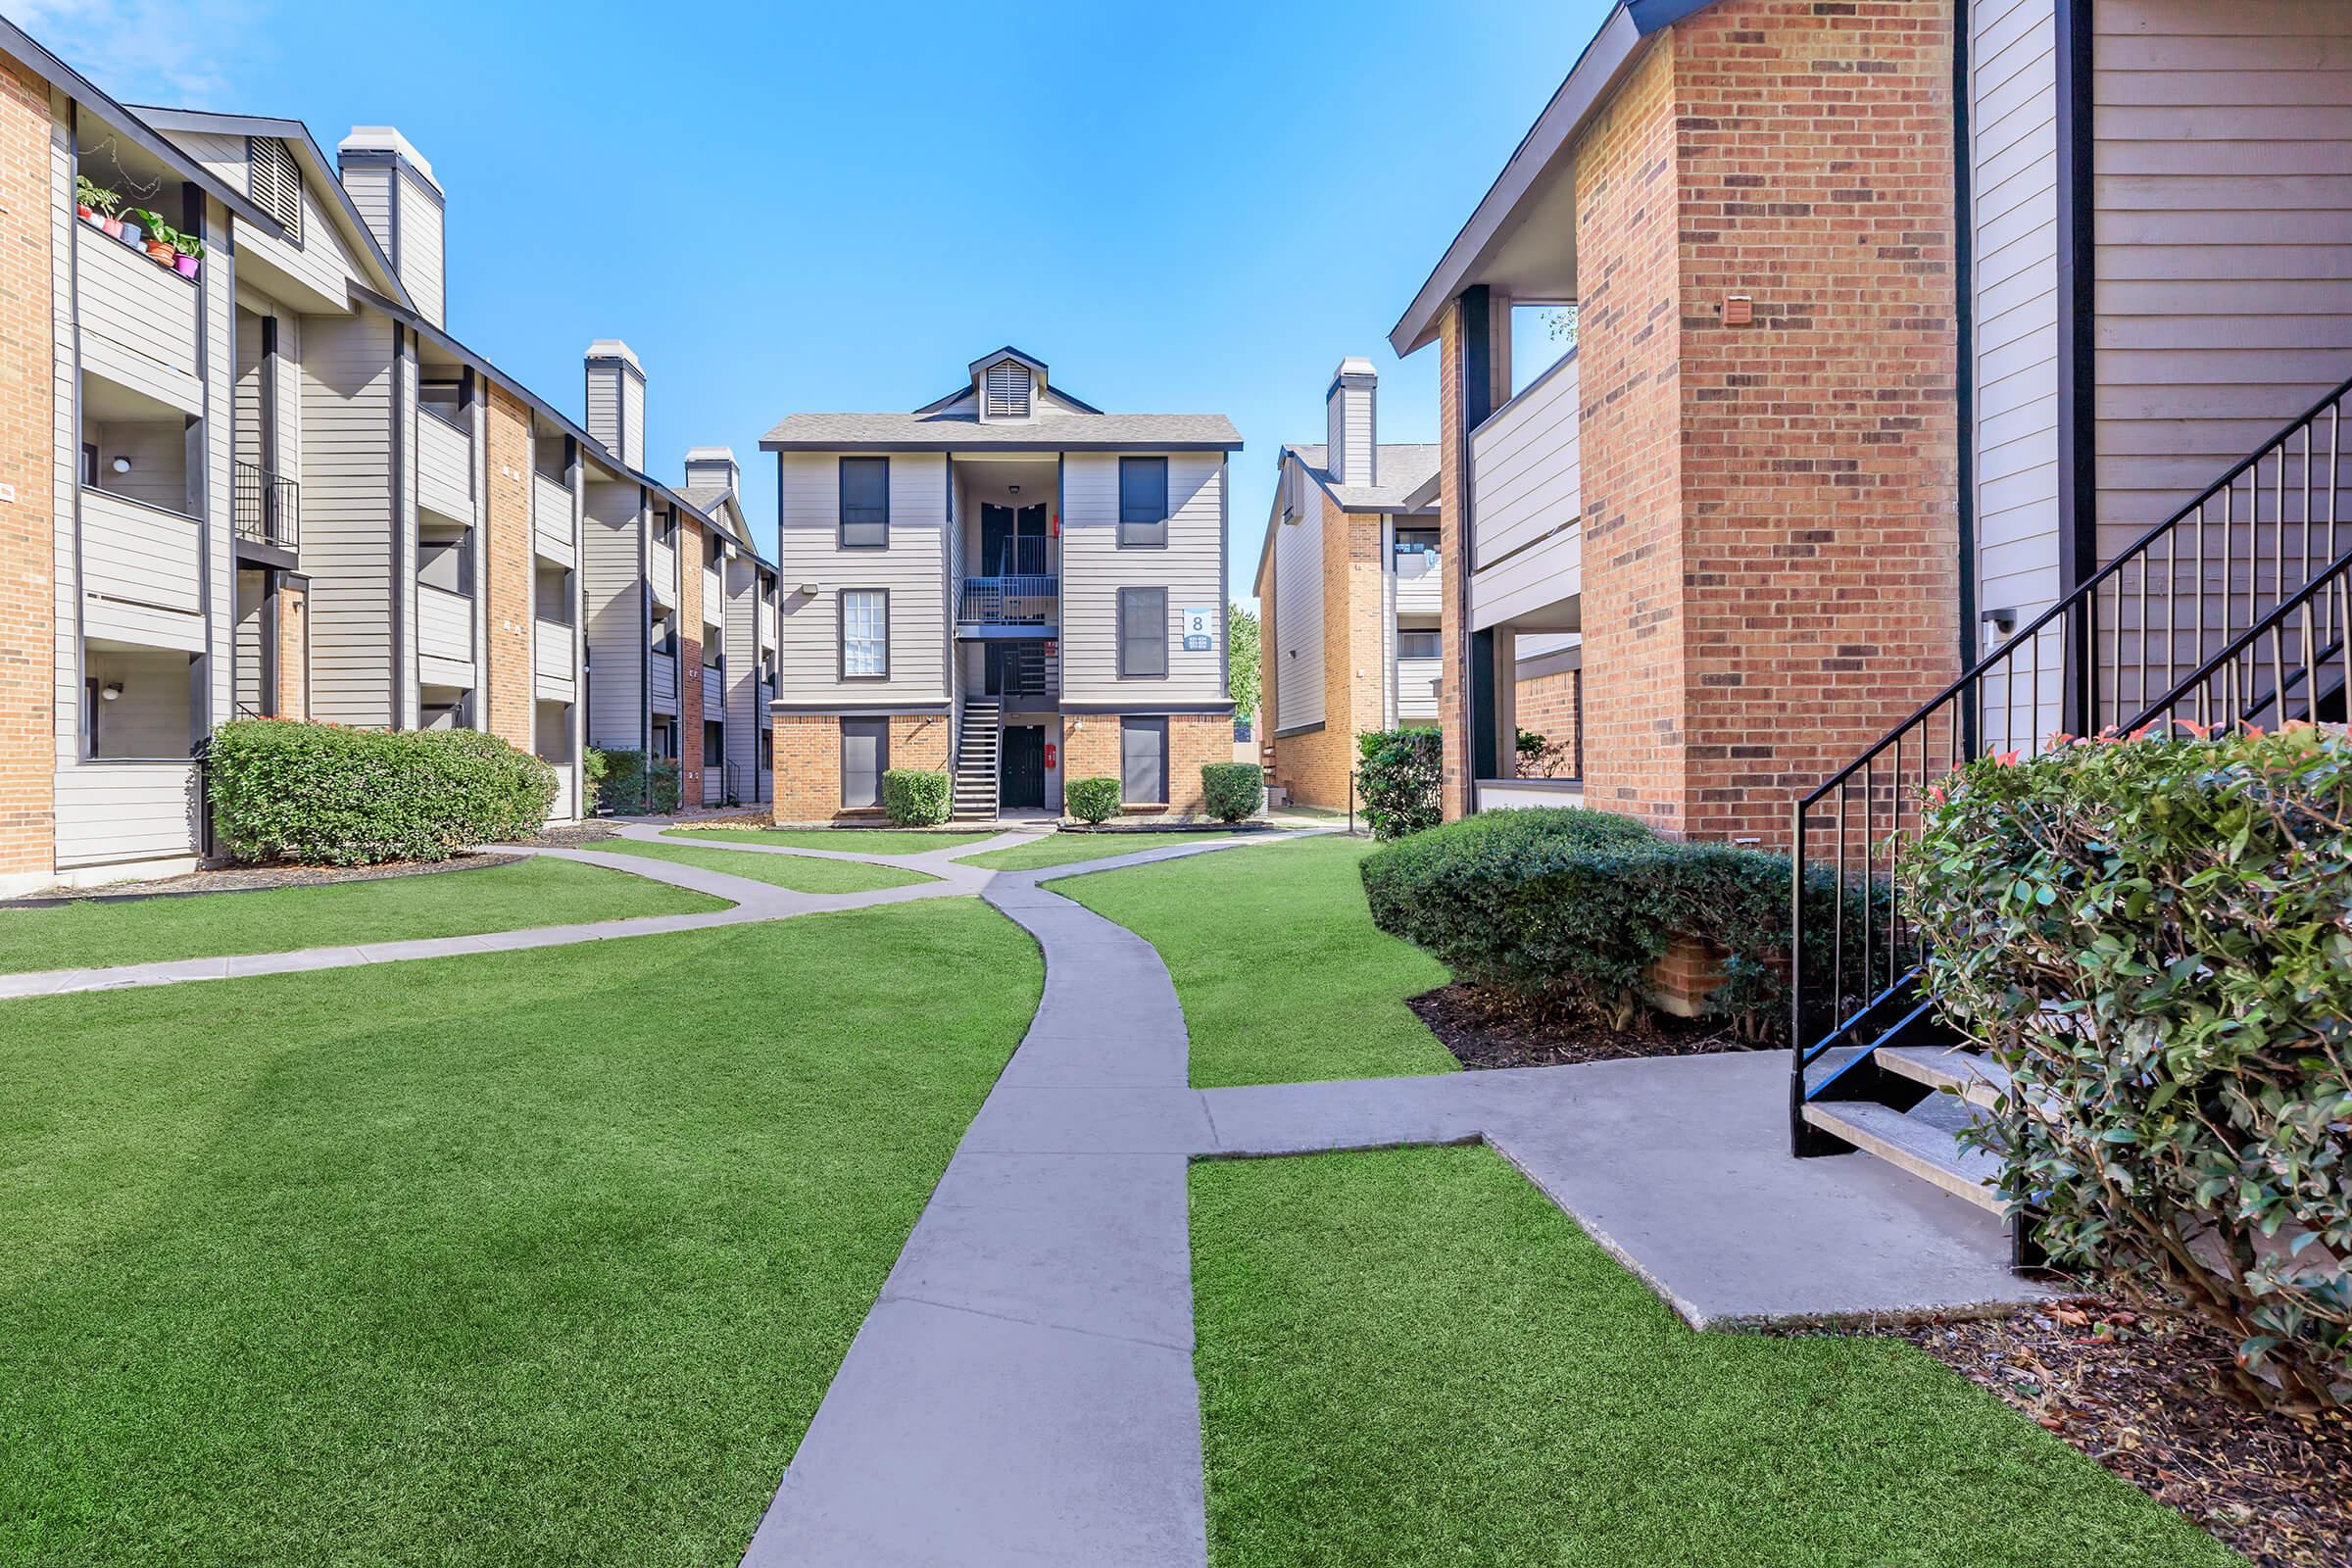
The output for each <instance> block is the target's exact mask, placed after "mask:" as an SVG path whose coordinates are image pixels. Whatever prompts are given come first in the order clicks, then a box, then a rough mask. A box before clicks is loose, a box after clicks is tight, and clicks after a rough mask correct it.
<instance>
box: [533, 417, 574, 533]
mask: <svg viewBox="0 0 2352 1568" xmlns="http://www.w3.org/2000/svg"><path fill="white" fill-rule="evenodd" d="M574 513H575V506H574V498H573V495H572V489H571V445H570V442H569V440H568V439H567V438H566V437H564V436H562V435H559V434H557V433H555V432H554V431H552V430H550V429H548V428H546V427H545V426H542V427H541V428H540V429H539V431H538V433H537V434H536V435H535V436H534V437H533V439H532V441H531V548H532V550H533V551H534V552H536V553H537V554H538V555H539V557H540V558H541V559H542V560H545V561H552V562H554V563H556V564H558V565H561V566H576V565H578V564H579V553H578V547H577V544H576V540H577V537H578V533H579V528H578V523H577V520H576V517H575V515H574Z"/></svg>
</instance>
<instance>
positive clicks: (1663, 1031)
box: [1405, 982, 1758, 1067]
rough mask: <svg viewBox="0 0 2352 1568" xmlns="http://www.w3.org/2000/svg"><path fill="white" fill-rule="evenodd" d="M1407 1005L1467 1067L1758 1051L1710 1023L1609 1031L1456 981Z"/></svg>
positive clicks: (1681, 1021) (1648, 1022) (1658, 1023)
mask: <svg viewBox="0 0 2352 1568" xmlns="http://www.w3.org/2000/svg"><path fill="white" fill-rule="evenodd" d="M1405 1005H1406V1006H1408V1007H1410V1008H1412V1009H1413V1012H1414V1014H1415V1015H1416V1016H1418V1017H1419V1018H1420V1020H1421V1021H1422V1022H1423V1023H1425V1024H1427V1025H1428V1026H1429V1031H1430V1033H1432V1034H1434V1035H1436V1036H1437V1037H1438V1039H1439V1040H1441V1041H1443V1042H1444V1043H1445V1046H1446V1050H1447V1051H1450V1052H1452V1053H1453V1054H1454V1059H1456V1060H1457V1061H1459V1062H1460V1063H1461V1064H1462V1065H1463V1066H1465V1067H1563V1066H1567V1065H1569V1064H1571V1063H1574V1062H1580V1061H1622V1060H1626V1059H1629V1058H1632V1057H1639V1056H1698V1055H1705V1054H1710V1053H1713V1052H1718V1051H1754V1050H1756V1049H1758V1048H1757V1047H1756V1046H1754V1045H1752V1044H1751V1043H1749V1042H1747V1041H1745V1040H1741V1039H1740V1037H1739V1036H1738V1035H1735V1034H1734V1033H1732V1031H1731V1030H1729V1029H1727V1028H1725V1027H1724V1026H1723V1025H1722V1024H1721V1023H1719V1022H1717V1021H1715V1020H1713V1019H1704V1018H1676V1017H1671V1016H1665V1015H1657V1016H1650V1017H1644V1018H1642V1019H1640V1020H1639V1021H1637V1022H1636V1023H1635V1025H1634V1026H1633V1027H1632V1028H1631V1029H1611V1028H1608V1027H1606V1026H1604V1025H1595V1024H1593V1023H1589V1022H1586V1021H1584V1020H1582V1019H1578V1018H1569V1017H1562V1016H1559V1015H1557V1014H1553V1013H1547V1012H1545V1011H1544V1010H1543V1009H1541V1008H1537V1007H1531V1006H1529V1005H1527V1004H1525V1003H1523V1002H1521V1001H1519V1000H1518V999H1516V998H1514V997H1511V996H1508V995H1505V994H1504V993H1502V992H1499V991H1491V990H1489V989H1487V988H1486V987H1484V986H1474V985H1466V984H1462V983H1459V982H1457V983H1455V984H1453V985H1449V986H1440V987H1439V988H1438V989H1437V990H1435V991H1425V992H1423V993H1422V994H1421V995H1420V996H1417V997H1414V998H1412V999H1411V1000H1409V1001H1408V1002H1406V1003H1405Z"/></svg>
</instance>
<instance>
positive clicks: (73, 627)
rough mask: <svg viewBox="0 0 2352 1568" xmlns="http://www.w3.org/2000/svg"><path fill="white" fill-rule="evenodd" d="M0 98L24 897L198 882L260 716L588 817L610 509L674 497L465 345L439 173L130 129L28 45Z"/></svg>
mask: <svg viewBox="0 0 2352 1568" xmlns="http://www.w3.org/2000/svg"><path fill="white" fill-rule="evenodd" d="M0 76H5V83H6V87H7V92H6V94H5V98H4V100H0V117H4V119H5V124H0V136H4V137H5V138H6V141H7V145H8V157H7V167H6V171H5V174H4V175H0V177H5V179H6V180H7V181H8V182H9V184H8V189H7V191H6V194H5V197H4V198H0V200H4V201H5V204H6V206H7V210H8V211H9V212H10V213H11V214H13V215H18V221H20V222H21V223H23V224H25V230H24V231H25V233H26V234H27V235H29V236H32V237H33V238H34V239H35V240H36V243H34V244H31V245H28V246H25V247H22V248H20V249H18V250H15V251H12V252H11V254H10V257H9V259H8V266H9V267H10V268H11V270H12V274H13V275H12V277H11V280H10V282H9V284H8V288H9V294H8V297H9V298H10V299H11V300H12V301H13V302H15V304H16V307H17V308H16V310H15V312H14V316H13V319H12V320H11V322H10V324H9V326H8V329H7V332H6V335H5V336H4V337H0V355H4V356H5V357H6V359H7V362H8V371H9V373H8V374H7V375H6V376H5V377H0V380H5V384H6V388H7V390H6V392H5V393H4V394H0V396H5V397H6V398H7V399H8V400H10V403H11V410H10V413H11V419H10V420H9V421H7V422H8V423H9V428H10V429H11V430H13V431H14V432H15V434H14V435H13V436H10V437H7V438H5V442H6V451H5V453H0V513H4V514H5V515H6V516H5V522H6V525H5V527H0V555H5V556H6V558H7V572H6V577H7V580H8V581H9V582H12V583H14V584H16V585H17V586H16V587H15V588H14V589H12V590H9V591H8V593H7V595H6V597H5V601H4V602H0V617H4V619H5V624H6V626H7V628H8V631H9V635H8V637H7V638H6V639H5V643H6V645H7V646H9V647H12V648H16V649H18V650H20V653H19V654H18V656H17V657H16V658H15V659H14V660H13V661H10V662H8V663H7V665H6V667H5V669H4V670H0V713H5V714H6V715H7V717H6V721H5V722H0V889H6V890H11V891H22V890H25V889H29V888H35V887H39V886H44V885H47V884H50V883H53V882H60V881H64V882H91V881H105V880H116V879H121V878H124V877H131V876H141V875H155V874H165V873H169V872H172V871H175V870H181V869H185V868H187V867H188V866H190V865H191V864H193V863H195V862H196V861H197V860H198V859H200V858H202V856H203V855H204V854H205V853H206V849H207V829H208V824H207V822H206V820H205V812H204V809H203V805H202V780H201V776H200V769H199V767H198V765H197V760H196V758H197V754H198V750H199V748H200V746H201V744H202V742H203V741H204V739H205V737H207V736H208V735H209V734H210V733H211V732H212V730H213V729H214V728H215V727H216V726H217V725H219V724H220V723H222V722H224V721H226V720H228V719H230V718H232V717H238V716H282V717H289V718H314V719H321V720H331V721H334V722H339V723H346V724H352V725H359V726H368V727H386V728H417V727H431V726H468V727H474V728H479V729H484V730H488V731H490V732H492V733H496V734H498V735H500V736H502V737H504V738H505V739H507V740H508V741H510V742H512V743H513V744H515V745H516V746H518V747H523V748H526V749H529V750H532V751H534V752H535V753H536V754H537V755H539V756H540V757H542V758H544V759H546V760H548V761H549V762H550V763H551V764H553V765H554V766H555V768H556V771H557V776H558V782H559V791H558V797H557V800H556V804H555V814H556V816H558V817H559V818H562V817H568V816H571V815H573V814H576V813H577V811H578V810H579V809H580V800H581V775H580V764H581V759H582V750H583V744H584V741H585V729H586V712H585V700H586V698H585V692H584V690H583V688H584V687H585V685H586V674H585V649H584V646H583V640H582V638H581V635H580V633H579V630H578V628H579V626H580V624H581V620H582V610H583V602H582V596H581V586H580V571H579V564H580V559H581V553H582V547H583V543H584V536H585V531H586V517H585V511H586V500H587V495H588V492H589V490H590V488H591V485H590V480H591V478H592V477H597V478H602V479H607V480H614V481H622V480H625V482H626V483H628V484H630V485H631V486H642V487H644V488H645V489H646V490H647V491H648V493H649V494H650V495H652V496H654V497H655V498H657V499H658V500H660V501H661V502H663V503H676V502H677V500H678V498H677V497H676V495H675V493H674V492H672V491H671V490H669V489H668V488H667V487H665V486H662V485H660V484H658V483H656V482H655V481H653V480H651V479H649V478H647V477H646V476H645V475H643V474H642V473H639V472H634V471H630V472H626V473H615V471H614V470H615V469H616V468H620V469H628V468H630V467H631V466H629V465H625V464H621V463H619V460H617V459H615V458H614V457H613V455H612V453H611V452H610V451H609V450H607V449H606V447H605V445H604V444H603V443H602V442H601V441H598V440H596V439H593V438H591V437H590V436H589V435H588V434H587V432H586V430H585V429H584V428H582V427H581V426H580V425H578V424H576V423H574V422H573V421H572V420H571V419H569V418H568V417H566V416H564V414H563V413H561V412H560V411H558V410H557V409H556V408H555V407H554V406H553V405H552V404H550V403H549V402H547V401H546V400H545V399H543V398H540V397H539V396H537V395H536V394H534V393H533V392H531V391H530V390H529V389H528V388H526V387H524V386H523V385H521V383H520V382H518V381H517V380H515V378H514V377H512V376H509V375H507V374H505V373H504V372H502V371H500V370H499V369H498V368H497V367H495V366H493V365H492V364H490V363H489V362H488V361H487V360H486V359H484V358H483V357H482V356H481V355H479V354H478V353H476V352H474V351H473V350H472V349H470V348H468V347H467V346H466V344H465V343H463V342H462V341H460V340H459V339H458V338H456V337H455V336H453V335H452V334H451V333H450V331H449V330H448V327H447V325H446V320H445V316H444V311H445V305H446V298H445V296H446V285H445V278H446V275H447V268H446V244H447V232H446V224H445V222H444V211H445V206H446V203H445V199H444V197H443V194H442V191H441V188H440V185H439V183H438V181H437V180H436V178H435V176H434V174H433V171H432V168H431V166H430V165H429V163H427V162H426V160H425V159H424V158H423V157H422V156H421V155H420V154H418V152H417V149H416V148H414V147H413V146H411V145H410V144H409V143H408V142H407V140H406V139H405V138H404V137H402V136H401V135H400V133H399V132H398V131H397V130H396V129H393V128H390V127H382V126H375V127H368V126H363V127H359V128H358V129H355V130H354V131H353V132H352V133H351V135H350V136H348V137H346V138H344V140H343V141H342V142H341V143H340V144H339V145H338V147H337V148H336V149H335V153H334V155H333V156H332V157H331V158H330V157H329V156H328V154H327V153H326V152H325V151H324V150H322V149H321V148H320V147H319V144H318V142H317V141H316V140H315V139H314V138H313V137H312V135H311V134H310V132H309V130H308V129H307V128H306V127H305V126H303V125H302V124H301V123H299V122H296V121H291V120H281V119H272V118H267V117H258V116H242V115H226V114H214V113H199V112H193V111H182V110H172V109H159V108H133V107H129V106H125V105H123V104H122V103H119V102H117V101H116V100H114V99H113V98H111V97H110V96H108V95H107V94H106V93H105V92H104V91H103V90H102V89H100V88H99V87H97V86H96V85H95V84H93V83H92V82H90V81H89V80H87V79H86V78H85V77H83V76H81V75H80V74H79V73H75V72H73V70H72V69H71V68H69V67H67V66H66V65H64V64H63V63H62V62H60V61H58V60H57V59H56V58H55V57H54V56H52V55H50V54H49V53H48V51H46V50H45V49H43V48H42V47H41V45H40V44H39V43H38V42H36V41H35V40H33V39H31V38H30V37H28V36H27V35H25V33H24V32H23V31H22V30H21V29H19V28H16V27H15V26H13V25H8V24H5V23H0ZM85 198H86V199H85ZM118 212H119V213H120V214H121V215H122V217H132V220H133V224H134V226H135V227H137V228H151V227H155V226H158V225H157V223H156V220H160V221H161V223H162V224H164V225H169V226H170V227H171V228H172V229H176V230H178V231H179V232H180V233H181V234H183V235H184V236H186V238H187V239H188V240H190V241H193V242H196V243H193V244H187V245H183V246H182V247H181V254H179V255H177V256H175V255H174V253H173V252H172V250H171V249H169V248H160V247H159V248H158V249H157V250H155V251H152V252H151V251H150V250H149V249H148V248H147V247H146V246H144V245H134V244H131V243H127V242H126V239H125V237H123V223H122V221H121V218H119V217H117V216H116V215H117V213H118ZM35 214H38V215H45V221H41V222H38V223H35V222H33V221H31V219H30V217H29V216H28V215H35ZM134 214H135V217H133V215H134ZM150 214H152V215H154V217H153V218H152V219H151V218H150V217H149V216H148V215H150ZM148 237H150V238H153V237H155V236H152V235H150V236H148ZM199 248H201V255H199V254H197V252H198V250H199ZM681 510H683V511H684V512H686V513H687V514H689V515H697V516H699V514H695V513H694V512H693V509H692V508H690V507H682V509H681Z"/></svg>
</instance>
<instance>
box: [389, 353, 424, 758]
mask: <svg viewBox="0 0 2352 1568" xmlns="http://www.w3.org/2000/svg"><path fill="white" fill-rule="evenodd" d="M400 345H401V347H400V355H399V358H398V359H397V360H395V361H394V363H393V396H394V397H395V398H396V399H397V400H398V404H397V410H398V412H397V417H398V419H399V422H400V428H401V431H402V434H401V440H400V452H399V458H400V473H399V490H398V492H397V493H398V496H399V500H400V510H399V511H398V512H397V513H396V514H395V515H393V518H392V527H393V533H394V538H395V540H396V544H395V552H396V553H395V556H394V564H393V567H392V581H393V585H394V587H395V588H396V589H397V591H398V593H399V596H400V598H399V604H400V610H399V614H400V624H401V625H402V627H403V628H405V629H404V631H403V634H402V640H401V655H402V657H401V659H400V661H399V662H398V663H397V664H396V665H395V667H394V669H393V671H392V680H393V688H392V689H393V705H394V706H393V711H394V712H396V713H397V714H399V715H400V716H399V718H398V719H397V720H396V722H397V723H398V724H399V725H400V726H401V727H403V728H406V729H414V728H416V727H417V723H418V722H419V719H420V717H421V715H420V713H419V711H418V710H419V709H420V707H421V706H422V700H423V694H422V693H421V692H420V691H419V690H418V682H419V676H418V673H417V614H418V609H417V435H416V431H417V344H416V340H415V339H414V338H413V337H412V336H411V335H410V334H409V333H408V332H407V331H405V330H404V331H403V332H402V333H401V336H400Z"/></svg>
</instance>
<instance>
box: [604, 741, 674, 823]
mask: <svg viewBox="0 0 2352 1568" xmlns="http://www.w3.org/2000/svg"><path fill="white" fill-rule="evenodd" d="M589 755H590V756H592V757H602V758H603V759H604V766H605V782H604V784H603V785H602V786H601V787H600V788H599V790H598V792H597V798H598V800H599V801H600V803H601V804H603V805H604V806H605V807H606V808H607V809H610V810H613V811H616V812H619V813H620V814H622V815H624V816H638V815H643V814H645V813H648V812H651V813H652V814H653V815H656V816H667V815H668V814H669V813H670V812H672V811H675V810H676V809H678V764H677V760H676V759H674V758H664V757H657V758H655V759H654V760H653V761H652V762H651V763H650V764H649V763H648V762H647V760H646V756H645V753H643V752H634V751H631V752H618V751H614V752H602V753H593V752H592V753H590V754H589Z"/></svg>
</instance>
